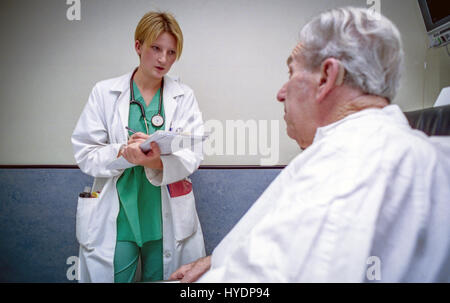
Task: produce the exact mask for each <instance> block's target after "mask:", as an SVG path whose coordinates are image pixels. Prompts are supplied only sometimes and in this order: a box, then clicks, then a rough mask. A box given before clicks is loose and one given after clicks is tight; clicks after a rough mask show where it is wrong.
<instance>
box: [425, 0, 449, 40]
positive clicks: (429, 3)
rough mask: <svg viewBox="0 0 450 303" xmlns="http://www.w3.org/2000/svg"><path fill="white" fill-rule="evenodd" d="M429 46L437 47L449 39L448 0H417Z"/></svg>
mask: <svg viewBox="0 0 450 303" xmlns="http://www.w3.org/2000/svg"><path fill="white" fill-rule="evenodd" d="M418 2H419V7H420V11H421V13H422V17H423V21H424V23H425V28H426V31H427V33H428V36H429V37H430V47H439V46H444V45H446V44H448V43H449V42H450V41H449V40H450V1H449V0H418Z"/></svg>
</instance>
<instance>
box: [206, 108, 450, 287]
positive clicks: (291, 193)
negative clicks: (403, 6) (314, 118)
mask: <svg viewBox="0 0 450 303" xmlns="http://www.w3.org/2000/svg"><path fill="white" fill-rule="evenodd" d="M436 139H437V138H436ZM436 141H438V142H435V140H432V139H430V138H429V137H427V136H426V135H425V134H424V133H422V132H419V131H417V130H412V129H411V128H410V126H409V125H408V122H407V120H406V118H405V117H404V115H403V113H402V112H401V110H400V109H399V108H398V106H396V105H390V106H387V107H385V108H384V109H382V110H380V109H367V110H364V111H361V112H358V113H355V114H352V115H350V116H348V117H346V118H345V119H343V120H340V121H338V122H336V123H333V124H331V125H328V126H325V127H322V128H319V129H318V130H317V132H316V135H315V138H314V142H313V144H312V145H311V146H310V147H309V148H307V149H306V150H305V151H303V152H302V153H301V154H300V155H298V156H297V157H296V158H295V159H294V160H293V161H292V162H291V163H290V164H289V165H288V166H287V167H286V168H285V169H284V170H283V171H282V172H281V173H280V175H279V176H278V177H277V178H276V179H275V180H274V181H273V183H272V184H271V185H270V186H269V187H268V188H267V189H266V191H265V192H264V193H263V194H262V196H261V197H260V198H259V199H258V200H257V201H256V202H255V203H254V205H253V206H252V207H251V209H250V210H249V211H248V212H247V213H246V214H245V215H244V217H243V218H242V219H241V220H240V221H239V222H238V223H237V225H236V226H235V227H234V228H233V229H232V230H231V231H230V233H229V234H228V235H227V236H226V237H225V238H224V239H223V240H222V241H221V242H220V243H219V245H218V246H217V247H216V248H215V250H214V252H213V254H212V259H211V269H210V270H209V271H208V272H207V273H205V274H204V275H203V276H202V277H201V279H199V280H198V282H369V281H375V282H377V281H381V282H398V281H401V282H433V281H443V282H449V281H450V258H449V256H450V255H449V253H450V224H449V222H450V146H449V141H450V137H441V138H440V139H439V140H436Z"/></svg>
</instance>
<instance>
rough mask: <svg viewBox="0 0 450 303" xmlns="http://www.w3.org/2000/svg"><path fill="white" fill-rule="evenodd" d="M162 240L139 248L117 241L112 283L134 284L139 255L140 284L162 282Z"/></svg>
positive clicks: (126, 242)
mask: <svg viewBox="0 0 450 303" xmlns="http://www.w3.org/2000/svg"><path fill="white" fill-rule="evenodd" d="M162 250H163V248H162V239H161V240H156V241H149V242H146V243H144V244H143V245H142V247H141V248H140V247H139V246H138V245H137V244H136V243H134V242H129V241H117V243H116V250H115V253H114V282H115V283H131V282H135V281H134V277H135V274H136V270H137V266H138V260H139V254H140V255H141V264H142V267H141V273H142V279H141V280H142V282H148V281H158V280H163V261H162Z"/></svg>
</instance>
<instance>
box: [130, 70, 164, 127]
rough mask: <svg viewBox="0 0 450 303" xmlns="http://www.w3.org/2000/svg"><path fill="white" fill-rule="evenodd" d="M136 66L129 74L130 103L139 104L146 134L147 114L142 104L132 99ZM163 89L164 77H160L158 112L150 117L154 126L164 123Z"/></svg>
mask: <svg viewBox="0 0 450 303" xmlns="http://www.w3.org/2000/svg"><path fill="white" fill-rule="evenodd" d="M137 70H138V68H136V69H135V70H134V72H133V74H132V75H131V79H130V92H131V100H130V105H131V104H137V105H139V108H140V109H141V114H142V118H143V119H144V123H145V128H146V129H147V134H148V125H147V116H146V115H145V110H144V106H142V104H141V103H140V102H138V101H136V100H135V99H134V90H133V78H134V74H136V72H137ZM163 91H164V77H163V78H162V81H161V92H160V93H159V107H158V113H157V114H155V115H154V116H153V117H152V119H151V122H152V125H153V126H154V127H161V126H162V125H163V124H164V118H163V116H162V115H161V106H162V98H163Z"/></svg>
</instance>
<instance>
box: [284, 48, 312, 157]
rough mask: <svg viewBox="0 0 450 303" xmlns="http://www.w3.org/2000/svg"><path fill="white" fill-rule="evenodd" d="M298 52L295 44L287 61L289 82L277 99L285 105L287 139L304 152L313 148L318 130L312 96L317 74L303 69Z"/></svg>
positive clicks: (301, 59) (301, 58) (299, 49)
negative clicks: (309, 147)
mask: <svg viewBox="0 0 450 303" xmlns="http://www.w3.org/2000/svg"><path fill="white" fill-rule="evenodd" d="M301 49H302V46H301V44H298V45H297V46H296V47H295V48H294V50H293V51H292V53H291V55H290V56H289V58H288V61H287V64H288V68H289V80H288V81H287V82H286V83H285V84H284V85H283V87H282V88H281V89H280V91H279V92H278V94H277V99H278V101H280V102H283V104H284V112H285V115H284V120H285V121H286V127H287V134H288V136H289V137H291V138H292V139H294V140H295V141H297V144H298V145H299V146H300V147H301V148H303V149H305V148H307V147H308V146H309V145H311V144H312V141H313V139H314V136H315V133H316V129H317V127H318V125H317V123H316V119H315V117H316V107H315V96H316V92H317V87H318V86H317V84H318V81H319V80H320V73H319V72H317V73H316V72H311V71H309V70H307V69H306V68H305V64H304V62H303V57H302V55H301Z"/></svg>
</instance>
